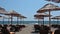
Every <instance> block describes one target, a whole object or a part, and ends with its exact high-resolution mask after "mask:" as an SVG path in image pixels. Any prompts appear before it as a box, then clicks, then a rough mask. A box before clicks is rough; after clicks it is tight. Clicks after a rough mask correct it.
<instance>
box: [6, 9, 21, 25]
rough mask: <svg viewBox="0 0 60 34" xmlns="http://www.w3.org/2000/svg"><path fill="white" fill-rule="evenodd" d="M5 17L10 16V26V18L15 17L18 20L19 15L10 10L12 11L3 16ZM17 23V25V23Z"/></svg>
mask: <svg viewBox="0 0 60 34" xmlns="http://www.w3.org/2000/svg"><path fill="white" fill-rule="evenodd" d="M5 15H10V16H11V24H12V17H13V16H15V17H17V19H18V17H19V16H20V15H21V14H19V13H17V12H16V11H14V10H12V11H10V12H9V13H7V14H5ZM17 23H18V22H17Z"/></svg>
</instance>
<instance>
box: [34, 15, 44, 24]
mask: <svg viewBox="0 0 60 34" xmlns="http://www.w3.org/2000/svg"><path fill="white" fill-rule="evenodd" d="M34 19H38V24H39V20H40V19H43V22H44V17H41V16H39V17H37V16H34Z"/></svg>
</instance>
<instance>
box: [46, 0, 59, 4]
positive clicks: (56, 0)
mask: <svg viewBox="0 0 60 34" xmlns="http://www.w3.org/2000/svg"><path fill="white" fill-rule="evenodd" d="M46 1H51V2H55V3H60V0H46Z"/></svg>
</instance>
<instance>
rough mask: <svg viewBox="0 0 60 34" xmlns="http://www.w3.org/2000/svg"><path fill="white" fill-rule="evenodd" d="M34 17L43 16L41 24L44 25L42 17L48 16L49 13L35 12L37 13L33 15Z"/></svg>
mask: <svg viewBox="0 0 60 34" xmlns="http://www.w3.org/2000/svg"><path fill="white" fill-rule="evenodd" d="M50 16H51V15H50ZM34 17H41V18H43V25H44V17H49V14H46V13H37V14H35V15H34Z"/></svg>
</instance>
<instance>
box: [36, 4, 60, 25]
mask: <svg viewBox="0 0 60 34" xmlns="http://www.w3.org/2000/svg"><path fill="white" fill-rule="evenodd" d="M57 10H60V7H58V6H56V5H54V4H51V3H48V4H46V5H44V7H42V8H41V9H39V10H38V11H37V12H38V13H44V12H49V15H50V12H51V11H57ZM50 17H51V16H49V25H51V23H50V21H51V19H50Z"/></svg>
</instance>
